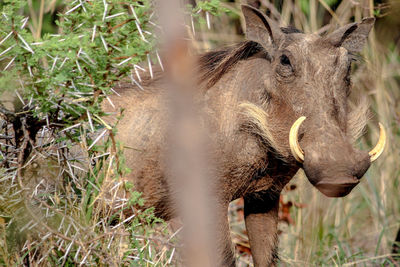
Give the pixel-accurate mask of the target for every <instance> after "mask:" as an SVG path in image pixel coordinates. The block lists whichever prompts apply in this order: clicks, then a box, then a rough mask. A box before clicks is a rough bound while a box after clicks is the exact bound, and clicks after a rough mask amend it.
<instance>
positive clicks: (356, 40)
mask: <svg viewBox="0 0 400 267" xmlns="http://www.w3.org/2000/svg"><path fill="white" fill-rule="evenodd" d="M374 23H375V18H372V17H371V18H365V19H363V20H362V21H361V22H356V23H351V24H347V25H346V26H343V27H341V28H339V29H337V30H336V31H334V32H333V33H331V34H329V35H328V36H327V37H326V38H327V41H329V42H330V43H332V44H333V45H334V46H342V47H344V48H346V49H347V50H349V51H350V52H352V53H356V52H360V51H361V50H362V48H363V47H364V45H365V43H366V41H367V38H368V34H369V32H370V31H371V29H372V27H373V26H374Z"/></svg>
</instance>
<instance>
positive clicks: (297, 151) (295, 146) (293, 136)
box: [289, 116, 379, 163]
mask: <svg viewBox="0 0 400 267" xmlns="http://www.w3.org/2000/svg"><path fill="white" fill-rule="evenodd" d="M305 119H306V117H304V116H301V117H300V118H298V119H297V120H296V121H295V122H294V123H293V125H292V127H291V128H290V132H289V145H290V151H291V152H292V155H293V157H294V158H295V159H296V160H297V161H298V162H300V163H303V161H304V152H303V149H301V147H300V145H299V141H298V138H297V135H298V133H299V128H300V125H301V124H302V122H303V121H304V120H305ZM378 144H379V143H378Z"/></svg>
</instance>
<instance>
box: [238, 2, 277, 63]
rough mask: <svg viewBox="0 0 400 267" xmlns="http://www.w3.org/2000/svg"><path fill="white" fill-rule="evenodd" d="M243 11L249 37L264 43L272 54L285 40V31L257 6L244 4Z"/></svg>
mask: <svg viewBox="0 0 400 267" xmlns="http://www.w3.org/2000/svg"><path fill="white" fill-rule="evenodd" d="M242 12H243V15H244V20H245V21H246V37H247V39H248V40H250V41H254V42H257V43H259V44H260V45H262V46H263V47H264V48H265V49H266V50H267V52H268V53H269V54H270V55H271V56H272V55H273V52H274V50H275V49H276V48H278V47H279V44H280V43H281V42H282V41H283V40H284V38H285V35H284V33H283V32H282V31H281V29H280V28H279V26H278V25H276V24H275V22H273V21H272V20H271V19H270V18H268V17H267V16H264V14H263V13H261V12H260V11H259V10H257V9H255V8H253V7H251V6H248V5H242Z"/></svg>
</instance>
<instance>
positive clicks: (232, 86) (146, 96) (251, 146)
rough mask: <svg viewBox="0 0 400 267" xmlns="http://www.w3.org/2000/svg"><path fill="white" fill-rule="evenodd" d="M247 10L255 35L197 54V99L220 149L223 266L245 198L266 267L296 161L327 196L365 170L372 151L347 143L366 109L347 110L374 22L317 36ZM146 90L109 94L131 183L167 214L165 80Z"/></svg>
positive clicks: (216, 156)
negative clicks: (233, 217)
mask: <svg viewBox="0 0 400 267" xmlns="http://www.w3.org/2000/svg"><path fill="white" fill-rule="evenodd" d="M243 11H244V14H245V18H246V23H247V36H248V39H250V41H247V42H245V43H242V44H239V45H236V46H233V47H232V48H229V49H226V50H221V51H217V52H211V53H208V54H205V55H202V56H201V57H200V59H199V62H200V66H201V72H200V73H201V74H200V76H201V78H200V79H201V80H202V82H201V85H200V88H199V90H200V91H199V92H200V93H199V98H201V101H204V102H205V110H206V114H207V121H209V122H210V125H209V128H210V132H211V137H212V139H213V141H214V142H215V146H216V148H215V151H213V153H212V156H211V157H213V161H214V165H215V167H216V176H217V182H216V186H217V193H216V194H217V199H218V205H216V206H217V212H218V218H217V220H218V223H219V224H220V229H221V230H220V233H219V234H218V242H219V243H218V247H219V248H220V250H221V251H220V253H221V255H222V258H223V259H224V262H223V263H221V265H224V266H234V254H233V251H232V249H231V242H230V238H229V225H228V219H227V208H228V204H229V202H230V201H232V200H234V199H236V198H238V197H241V196H243V197H244V199H245V216H246V227H247V230H248V234H249V239H250V245H251V250H252V253H253V257H254V261H255V265H256V266H270V265H273V264H274V263H275V259H276V257H277V255H276V252H277V221H278V218H277V216H278V203H279V194H280V192H281V190H282V188H283V187H284V185H285V184H286V183H287V182H288V181H289V180H290V179H291V178H292V177H293V175H294V174H295V173H296V172H297V170H298V169H299V167H303V168H304V169H305V171H306V174H307V176H308V178H309V179H310V181H311V182H312V183H313V184H314V185H316V186H317V188H319V189H320V190H321V191H322V192H323V193H325V194H327V195H329V196H343V195H346V194H347V193H348V192H350V190H351V189H352V188H353V187H354V185H355V184H356V183H358V179H359V178H361V176H362V175H363V174H364V172H365V171H366V170H367V169H368V167H369V164H370V163H369V156H368V154H367V153H365V152H361V151H357V150H355V149H354V148H353V147H352V146H351V141H352V140H353V138H354V136H356V135H357V134H358V133H359V132H360V131H361V129H362V128H363V126H364V124H365V120H366V115H365V110H366V109H365V108H364V107H361V109H359V110H356V111H350V110H349V107H348V105H347V96H348V92H349V90H350V86H351V85H350V78H349V74H350V73H349V69H350V67H349V66H350V64H351V63H350V61H351V56H349V54H350V53H351V52H357V51H359V50H360V49H361V47H362V45H363V44H364V43H365V40H366V38H367V35H368V32H369V30H370V29H371V27H372V25H373V20H371V19H370V20H365V21H363V22H362V23H359V24H356V23H355V24H352V25H348V26H345V27H344V28H342V29H340V30H338V31H337V32H335V33H333V34H332V35H330V36H329V37H326V38H321V37H319V36H317V35H311V34H302V33H300V32H298V31H296V30H290V29H279V28H278V27H276V26H275V25H274V24H273V23H272V22H271V21H269V19H268V18H266V17H264V16H263V15H262V14H261V13H258V12H257V11H255V10H253V9H251V8H249V7H244V9H243ZM352 35H353V36H352ZM143 86H144V87H145V90H144V91H142V90H139V89H137V88H132V85H130V84H129V85H123V86H122V87H121V88H120V89H119V93H120V94H122V97H117V96H116V97H115V98H114V99H113V102H114V103H115V104H116V105H118V107H123V108H125V109H126V110H125V112H124V118H123V120H122V122H121V124H120V126H119V134H118V137H119V139H120V140H122V141H123V142H124V144H125V145H126V147H127V148H126V149H125V156H126V161H127V165H128V166H129V167H130V168H131V169H132V173H131V174H130V176H129V179H132V180H133V181H135V185H136V188H137V189H138V190H139V191H142V192H143V193H144V195H143V196H144V197H145V199H146V200H147V202H146V204H147V205H148V206H155V208H156V214H157V215H158V216H161V217H162V218H165V219H169V218H171V217H172V216H174V208H173V206H172V205H171V192H172V191H173V190H171V188H169V186H168V182H167V180H166V178H165V170H166V166H164V164H165V163H164V161H163V159H162V153H161V152H162V150H163V149H164V148H165V146H166V143H165V138H166V136H165V133H166V128H167V125H166V121H167V119H166V117H165V116H166V115H165V114H166V112H165V110H164V105H163V104H162V102H161V101H162V98H163V89H162V86H163V83H162V81H161V78H160V77H155V78H154V79H153V80H152V81H150V82H149V83H148V84H144V85H143ZM302 115H304V116H307V120H306V121H305V122H304V125H303V126H302V131H301V135H300V138H299V139H300V145H301V147H302V148H303V149H304V154H305V159H304V163H303V164H298V163H297V162H296V160H295V159H294V158H293V156H292V154H291V151H290V148H289V142H288V138H289V130H290V128H291V125H292V124H293V122H294V121H295V120H296V119H297V118H298V117H299V116H302ZM303 128H304V129H303Z"/></svg>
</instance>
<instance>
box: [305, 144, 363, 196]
mask: <svg viewBox="0 0 400 267" xmlns="http://www.w3.org/2000/svg"><path fill="white" fill-rule="evenodd" d="M344 151H347V152H346V153H344ZM307 152H308V153H307ZM320 153H321V151H318V152H317V151H310V150H307V149H306V151H305V158H304V163H303V169H304V171H305V173H306V175H307V178H308V180H309V181H310V182H311V183H312V184H313V185H314V186H315V187H316V188H317V189H318V190H319V191H321V192H322V193H323V194H324V195H326V196H328V197H343V196H346V195H347V194H348V193H350V191H351V190H352V189H353V188H354V187H355V186H356V185H357V184H358V183H359V182H360V179H361V178H362V177H363V175H364V174H365V172H366V171H367V170H368V168H369V166H370V165H371V161H370V157H369V155H368V153H367V152H364V151H357V150H353V149H352V150H351V151H349V150H348V149H343V150H341V149H336V150H335V151H330V156H324V155H321V154H320ZM333 154H334V155H333Z"/></svg>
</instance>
